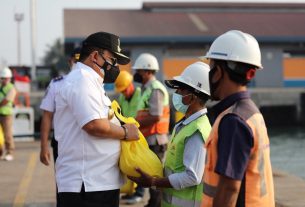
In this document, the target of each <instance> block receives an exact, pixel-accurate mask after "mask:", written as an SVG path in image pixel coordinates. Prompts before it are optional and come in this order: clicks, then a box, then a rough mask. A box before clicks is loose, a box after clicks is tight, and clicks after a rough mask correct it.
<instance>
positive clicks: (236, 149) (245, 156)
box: [201, 30, 275, 207]
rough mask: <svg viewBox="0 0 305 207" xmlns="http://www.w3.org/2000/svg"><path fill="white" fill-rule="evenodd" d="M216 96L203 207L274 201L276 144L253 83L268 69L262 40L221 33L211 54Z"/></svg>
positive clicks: (251, 206) (254, 206)
mask: <svg viewBox="0 0 305 207" xmlns="http://www.w3.org/2000/svg"><path fill="white" fill-rule="evenodd" d="M205 57H206V58H208V59H209V60H210V68H211V70H210V74H209V81H210V90H211V97H212V99H213V100H220V102H219V103H218V104H217V105H215V106H214V107H213V108H212V111H213V114H214V116H215V119H212V123H213V126H212V131H211V134H210V136H209V138H208V140H207V142H206V144H205V145H206V148H207V160H206V165H205V170H204V176H203V182H204V187H203V200H202V205H201V206H202V207H212V206H213V207H241V206H243V207H258V206H266V207H267V206H268V207H274V206H275V202H274V187H273V177H272V169H271V162H270V146H269V138H268V134H267V129H266V125H265V122H264V118H263V116H262V114H261V113H260V111H259V109H258V108H257V107H256V105H255V104H254V103H253V101H252V100H251V99H250V95H249V92H248V91H247V86H246V85H247V83H249V82H250V81H251V80H252V79H253V78H254V76H255V73H256V71H257V70H258V69H262V64H261V53H260V48H259V45H258V42H257V40H256V39H255V38H254V37H253V36H251V35H250V34H247V33H244V32H241V31H237V30H232V31H228V32H226V33H224V34H222V35H221V36H219V37H218V38H217V39H216V40H215V41H214V42H213V44H212V45H211V47H210V49H209V51H208V52H207V55H206V56H205Z"/></svg>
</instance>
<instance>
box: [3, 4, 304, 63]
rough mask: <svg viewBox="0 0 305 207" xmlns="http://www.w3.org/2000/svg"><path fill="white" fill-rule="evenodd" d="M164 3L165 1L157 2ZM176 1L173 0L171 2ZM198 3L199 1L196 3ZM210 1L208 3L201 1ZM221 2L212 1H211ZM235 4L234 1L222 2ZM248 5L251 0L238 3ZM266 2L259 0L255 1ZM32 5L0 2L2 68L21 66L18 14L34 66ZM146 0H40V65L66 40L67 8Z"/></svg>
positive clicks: (27, 58) (24, 50) (25, 51)
mask: <svg viewBox="0 0 305 207" xmlns="http://www.w3.org/2000/svg"><path fill="white" fill-rule="evenodd" d="M155 1H159V2H160V1H162V0H155ZM167 1H172V0H167ZM192 1H196V0H192ZM197 1H206V0H197ZM211 1H213V2H215V1H216V2H217V0H209V2H211ZM221 1H224V2H225V1H232V0H221ZM238 1H242V2H248V1H249V0H238ZM258 1H259V2H266V1H265V0H256V1H255V2H258ZM270 1H271V2H285V3H286V2H305V0H289V1H288V0H286V1H285V0H269V2H270ZM30 2H31V0H1V1H0V14H1V18H0V26H1V33H0V45H1V46H0V67H1V66H3V65H15V64H17V23H16V22H15V20H14V14H15V13H23V14H24V20H23V21H22V22H21V25H20V30H21V64H22V65H31V47H30V46H31V38H30V37H31V33H30V18H31V17H30ZM142 2H143V0H36V11H37V13H36V16H37V23H36V26H37V29H36V45H37V46H36V63H37V64H39V63H41V59H42V57H43V56H44V54H45V52H46V51H47V49H48V45H51V44H52V43H54V41H55V40H56V39H57V38H61V39H62V40H63V9H64V8H95V9H97V8H101V9H107V8H112V9H113V8H115V9H124V8H129V9H130V8H134V9H140V8H141V6H142Z"/></svg>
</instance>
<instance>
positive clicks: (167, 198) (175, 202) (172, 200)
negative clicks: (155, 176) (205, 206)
mask: <svg viewBox="0 0 305 207" xmlns="http://www.w3.org/2000/svg"><path fill="white" fill-rule="evenodd" d="M162 199H163V202H162V207H167V206H176V207H178V206H179V207H193V206H194V207H199V206H200V205H201V201H196V200H183V199H180V198H177V197H173V196H171V195H169V194H166V193H162ZM164 202H166V203H167V204H166V203H164Z"/></svg>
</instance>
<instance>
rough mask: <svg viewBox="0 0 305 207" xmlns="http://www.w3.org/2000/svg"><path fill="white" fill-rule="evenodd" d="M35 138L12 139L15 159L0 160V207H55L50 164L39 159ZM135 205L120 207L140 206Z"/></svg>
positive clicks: (38, 149) (53, 183) (37, 143)
mask: <svg viewBox="0 0 305 207" xmlns="http://www.w3.org/2000/svg"><path fill="white" fill-rule="evenodd" d="M39 151H40V143H39V142H38V141H34V142H33V141H31V142H16V152H15V160H14V161H12V162H7V161H3V160H1V161H0V207H55V206H56V205H55V180H54V166H53V165H50V166H45V165H43V164H42V163H41V162H40V161H39ZM146 201H147V193H146V196H145V198H144V200H143V201H142V202H140V203H138V204H137V205H124V204H121V205H120V207H127V206H128V207H141V206H144V205H145V204H146Z"/></svg>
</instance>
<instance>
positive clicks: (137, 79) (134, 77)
mask: <svg viewBox="0 0 305 207" xmlns="http://www.w3.org/2000/svg"><path fill="white" fill-rule="evenodd" d="M133 80H134V81H135V82H137V83H142V81H143V77H142V76H141V75H140V74H139V73H135V74H134V75H133Z"/></svg>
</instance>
